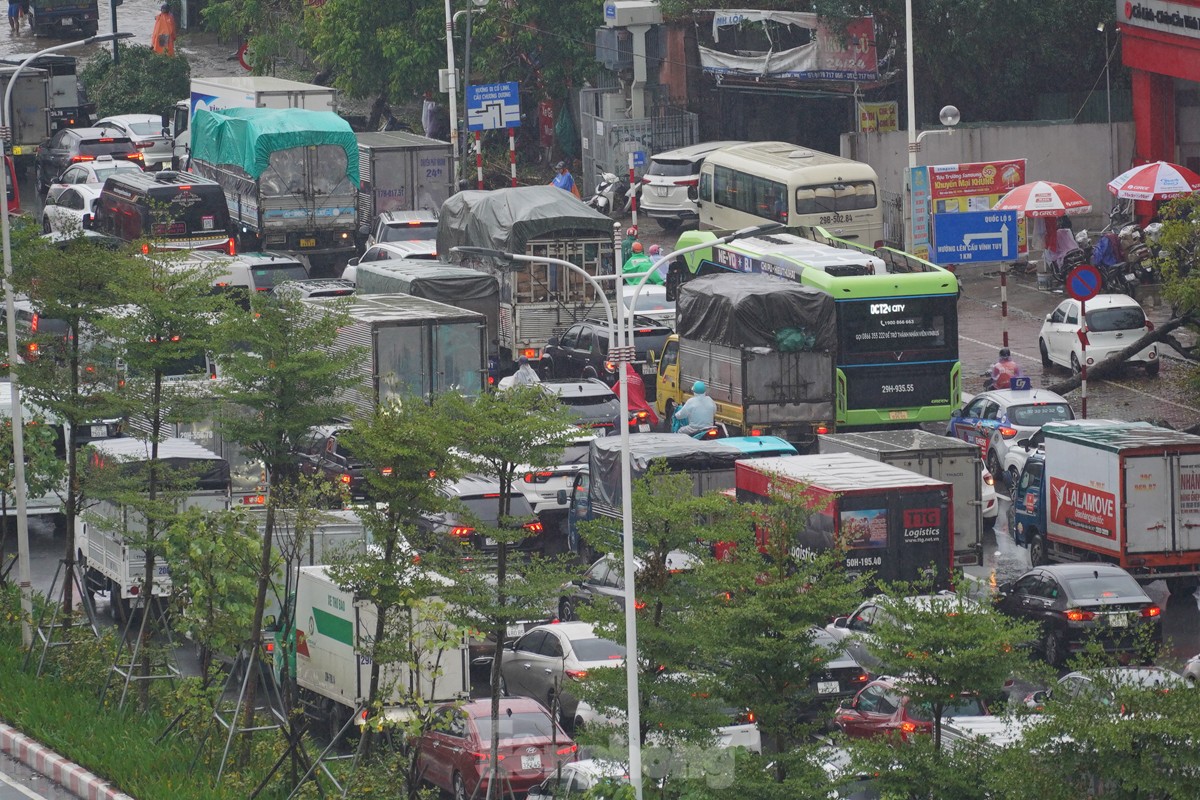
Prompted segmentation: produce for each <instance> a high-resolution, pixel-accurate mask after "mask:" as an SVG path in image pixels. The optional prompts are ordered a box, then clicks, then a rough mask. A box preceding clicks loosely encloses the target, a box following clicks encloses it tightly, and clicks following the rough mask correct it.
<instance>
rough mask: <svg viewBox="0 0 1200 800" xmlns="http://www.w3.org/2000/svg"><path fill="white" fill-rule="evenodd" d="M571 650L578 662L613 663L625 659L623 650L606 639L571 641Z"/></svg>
mask: <svg viewBox="0 0 1200 800" xmlns="http://www.w3.org/2000/svg"><path fill="white" fill-rule="evenodd" d="M571 649H572V650H574V651H575V657H576V658H578V659H579V660H580V661H604V660H606V659H607V660H612V661H615V660H616V659H618V658H624V657H625V648H624V647H622V646H621V645H619V644H617V643H616V642H612V641H609V640H608V639H596V638H592V639H572V640H571Z"/></svg>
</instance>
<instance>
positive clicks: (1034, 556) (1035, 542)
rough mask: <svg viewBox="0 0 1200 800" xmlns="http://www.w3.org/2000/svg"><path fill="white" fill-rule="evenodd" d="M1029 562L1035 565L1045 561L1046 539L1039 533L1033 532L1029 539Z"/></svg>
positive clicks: (1037, 565)
mask: <svg viewBox="0 0 1200 800" xmlns="http://www.w3.org/2000/svg"><path fill="white" fill-rule="evenodd" d="M1029 563H1030V564H1032V565H1033V566H1035V567H1040V566H1042V565H1043V564H1045V563H1046V540H1045V539H1043V538H1042V535H1041V534H1040V533H1035V534H1034V535H1033V538H1031V539H1030V540H1029Z"/></svg>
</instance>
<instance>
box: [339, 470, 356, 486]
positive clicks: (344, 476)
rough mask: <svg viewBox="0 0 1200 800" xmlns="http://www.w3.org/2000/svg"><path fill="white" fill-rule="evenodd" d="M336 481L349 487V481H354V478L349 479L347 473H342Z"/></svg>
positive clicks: (349, 476)
mask: <svg viewBox="0 0 1200 800" xmlns="http://www.w3.org/2000/svg"><path fill="white" fill-rule="evenodd" d="M338 480H339V481H341V482H342V483H344V484H346V485H347V486H349V485H350V481H352V480H354V478H353V477H351V475H350V473H349V472H343V473H342V474H341V475H338Z"/></svg>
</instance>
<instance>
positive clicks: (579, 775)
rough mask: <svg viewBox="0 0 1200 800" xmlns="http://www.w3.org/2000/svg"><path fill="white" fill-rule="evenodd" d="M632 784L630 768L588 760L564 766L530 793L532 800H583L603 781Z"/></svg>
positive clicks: (592, 759) (613, 762) (614, 763)
mask: <svg viewBox="0 0 1200 800" xmlns="http://www.w3.org/2000/svg"><path fill="white" fill-rule="evenodd" d="M606 778H607V779H609V780H613V781H616V782H618V783H628V782H629V768H628V767H626V766H625V765H624V764H622V763H619V762H617V761H603V760H600V759H595V758H585V759H583V760H581V761H572V762H570V763H567V764H563V765H562V769H559V770H556V771H555V773H554V774H553V775H551V776H550V777H549V778H546V780H545V781H543V782H542V783H541V784H540V785H538V786H535V787H533V788H532V789H530V790H529V796H528V798H529V800H583V798H585V797H591V794H589V792H591V790H592V789H594V788H596V787H597V786H599V785H600V782H601V781H603V780H604V779H606Z"/></svg>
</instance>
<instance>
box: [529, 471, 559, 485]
mask: <svg viewBox="0 0 1200 800" xmlns="http://www.w3.org/2000/svg"><path fill="white" fill-rule="evenodd" d="M553 477H554V473H553V472H526V473H525V482H526V483H545V482H546V481H548V480H550V479H551V478H553Z"/></svg>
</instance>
